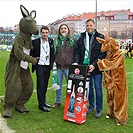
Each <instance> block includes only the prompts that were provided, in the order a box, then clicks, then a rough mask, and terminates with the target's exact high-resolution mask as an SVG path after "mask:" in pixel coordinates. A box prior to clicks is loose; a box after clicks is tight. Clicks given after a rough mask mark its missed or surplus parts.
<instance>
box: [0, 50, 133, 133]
mask: <svg viewBox="0 0 133 133" xmlns="http://www.w3.org/2000/svg"><path fill="white" fill-rule="evenodd" d="M9 53H10V52H8V51H0V96H3V95H4V91H5V87H4V71H5V66H6V62H7V60H8V56H9ZM125 66H126V73H127V82H128V96H129V106H128V107H129V108H128V115H129V121H128V123H127V125H125V126H117V125H116V122H115V120H114V119H106V118H105V116H106V112H107V109H108V107H107V104H106V92H105V89H104V88H103V112H102V117H101V118H99V119H96V118H94V115H95V112H93V113H91V114H89V115H87V119H86V122H85V123H83V124H81V125H78V124H75V123H72V122H69V121H64V120H63V113H64V102H65V96H66V91H65V90H66V87H63V99H62V100H63V102H62V106H60V107H59V108H57V109H50V110H51V112H49V113H46V112H42V111H40V110H39V109H38V104H37V97H36V92H33V94H32V96H31V98H30V100H29V101H28V102H27V103H26V106H27V107H28V108H29V110H30V112H29V113H27V114H21V113H19V112H17V111H16V110H14V109H13V117H12V118H10V119H5V121H6V122H7V125H8V127H10V128H11V129H13V130H15V131H16V133H132V132H133V104H132V99H133V87H132V86H133V59H125ZM32 77H33V80H34V90H36V88H35V86H36V77H35V73H33V74H32ZM51 82H52V81H51V77H50V80H49V87H51V84H52V83H51ZM64 84H65V81H64ZM54 102H55V91H54V90H52V89H51V88H50V89H48V91H47V103H49V104H51V105H53V104H54ZM0 112H2V103H1V102H0ZM0 127H1V126H0Z"/></svg>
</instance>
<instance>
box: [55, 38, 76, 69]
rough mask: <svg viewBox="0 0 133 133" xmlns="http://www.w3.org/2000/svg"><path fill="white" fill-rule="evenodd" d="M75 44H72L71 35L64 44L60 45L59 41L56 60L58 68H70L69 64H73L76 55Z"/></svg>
mask: <svg viewBox="0 0 133 133" xmlns="http://www.w3.org/2000/svg"><path fill="white" fill-rule="evenodd" d="M74 41H75V40H74ZM74 45H75V43H74ZM74 45H73V46H70V44H69V37H68V38H67V39H66V41H65V42H64V45H63V46H61V45H60V41H59V44H58V45H57V47H56V53H55V62H56V66H57V68H58V69H63V70H65V69H69V66H70V65H72V63H73V56H74V55H73V54H74Z"/></svg>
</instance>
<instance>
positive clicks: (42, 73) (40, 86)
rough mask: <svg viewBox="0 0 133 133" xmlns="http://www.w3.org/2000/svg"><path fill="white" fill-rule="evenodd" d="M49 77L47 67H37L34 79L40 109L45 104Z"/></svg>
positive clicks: (48, 67) (48, 68)
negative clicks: (35, 80)
mask: <svg viewBox="0 0 133 133" xmlns="http://www.w3.org/2000/svg"><path fill="white" fill-rule="evenodd" d="M49 76H50V66H49V65H37V67H36V78H37V99H38V105H39V106H40V107H42V106H44V103H46V92H47V87H48V80H49Z"/></svg>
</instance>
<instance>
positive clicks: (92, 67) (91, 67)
mask: <svg viewBox="0 0 133 133" xmlns="http://www.w3.org/2000/svg"><path fill="white" fill-rule="evenodd" d="M94 69H95V67H94V66H93V65H90V66H89V70H88V72H89V73H90V72H92V71H93V70H94Z"/></svg>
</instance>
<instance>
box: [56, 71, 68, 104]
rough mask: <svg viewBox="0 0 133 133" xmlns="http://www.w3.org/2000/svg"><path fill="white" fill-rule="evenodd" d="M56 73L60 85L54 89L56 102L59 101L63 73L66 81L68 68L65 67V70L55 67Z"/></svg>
mask: <svg viewBox="0 0 133 133" xmlns="http://www.w3.org/2000/svg"><path fill="white" fill-rule="evenodd" d="M57 74H58V82H59V85H60V89H59V90H56V103H61V100H62V81H63V75H64V76H65V78H66V81H68V74H69V69H67V70H61V69H57Z"/></svg>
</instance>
